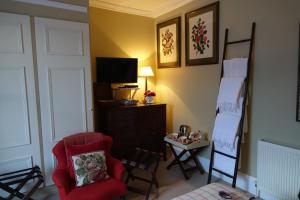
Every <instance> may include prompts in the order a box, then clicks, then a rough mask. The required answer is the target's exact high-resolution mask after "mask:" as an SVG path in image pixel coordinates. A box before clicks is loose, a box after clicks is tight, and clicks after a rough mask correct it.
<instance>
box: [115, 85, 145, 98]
mask: <svg viewBox="0 0 300 200" xmlns="http://www.w3.org/2000/svg"><path fill="white" fill-rule="evenodd" d="M139 89H140V88H138V87H118V88H112V90H113V98H114V99H117V94H118V92H119V91H124V90H130V99H133V98H134V96H135V94H136V92H137V91H138V90H139ZM132 90H134V91H133V94H131V91H132Z"/></svg>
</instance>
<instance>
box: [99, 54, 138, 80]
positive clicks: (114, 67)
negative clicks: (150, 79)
mask: <svg viewBox="0 0 300 200" xmlns="http://www.w3.org/2000/svg"><path fill="white" fill-rule="evenodd" d="M137 67H138V59H137V58H110V57H97V58H96V71H97V83H136V82H137Z"/></svg>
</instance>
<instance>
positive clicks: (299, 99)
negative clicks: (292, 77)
mask: <svg viewBox="0 0 300 200" xmlns="http://www.w3.org/2000/svg"><path fill="white" fill-rule="evenodd" d="M296 121H297V122H300V23H299V48H298V85H297V105H296Z"/></svg>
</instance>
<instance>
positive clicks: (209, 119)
mask: <svg viewBox="0 0 300 200" xmlns="http://www.w3.org/2000/svg"><path fill="white" fill-rule="evenodd" d="M212 2H214V1H212V0H201V1H200V0H195V1H193V2H191V3H190V4H188V5H186V6H184V7H181V8H179V9H176V10H174V11H172V12H170V13H168V14H165V15H163V16H160V17H158V18H157V23H159V22H162V21H164V20H167V19H170V18H173V17H177V16H182V22H183V23H184V14H185V13H186V12H188V11H191V10H194V9H197V8H199V7H202V6H204V5H206V4H209V3H212ZM299 9H300V1H298V0H286V1H282V0H264V1H261V0H221V1H220V55H222V54H221V53H222V52H223V41H224V31H225V28H226V27H228V28H229V30H230V33H229V38H234V39H242V38H244V37H245V36H248V35H249V33H250V28H251V23H252V22H253V21H255V22H256V23H257V31H256V42H255V50H254V66H253V73H252V92H251V94H252V95H251V97H252V98H251V101H250V104H251V109H250V113H249V115H250V130H249V133H248V134H247V135H246V144H243V150H242V152H243V155H242V171H243V172H245V173H247V174H250V175H252V176H256V153H257V141H258V140H259V139H262V138H267V139H273V140H275V141H276V140H277V141H281V142H285V143H288V144H292V145H298V146H299V144H300V123H299V122H296V121H295V115H296V87H297V67H298V56H297V55H298V44H299V43H298V38H299V36H298V35H299V33H298V31H299V30H298V28H299V22H300V12H299ZM182 25H183V26H182V35H183V36H184V24H182ZM182 46H183V47H184V46H185V44H184V38H182ZM237 49H238V51H239V50H240V49H242V50H245V47H242V46H238V47H237V48H236V49H235V50H233V51H232V52H234V51H237ZM234 53H237V52H234ZM234 53H231V55H233V54H234ZM236 55H238V56H241V54H240V52H238V54H236ZM181 56H182V67H181V68H174V69H158V70H157V80H156V83H157V84H156V87H157V91H158V94H159V99H160V100H161V101H164V102H166V103H168V105H169V112H170V113H169V114H170V116H169V124H168V126H169V127H168V129H169V130H170V131H172V130H177V129H178V126H179V125H180V124H189V125H191V126H192V128H193V129H194V130H195V129H201V130H205V131H207V132H209V133H210V134H211V131H212V127H213V122H214V116H215V105H216V98H217V91H218V82H219V76H220V69H221V68H220V64H219V65H202V66H193V67H186V66H185V64H184V63H185V58H184V56H185V53H184V48H183V51H182V53H181ZM171 115H172V116H171ZM208 152H209V150H206V152H204V153H203V155H205V156H206V157H209V154H208Z"/></svg>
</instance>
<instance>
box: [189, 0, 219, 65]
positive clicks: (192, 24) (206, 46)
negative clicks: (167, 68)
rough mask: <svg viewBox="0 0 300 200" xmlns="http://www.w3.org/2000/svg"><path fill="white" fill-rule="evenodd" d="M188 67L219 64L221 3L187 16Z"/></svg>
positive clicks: (192, 12)
mask: <svg viewBox="0 0 300 200" xmlns="http://www.w3.org/2000/svg"><path fill="white" fill-rule="evenodd" d="M185 41H186V42H185V56H186V65H188V66H189V65H206V64H217V63H219V2H216V3H213V4H210V5H207V6H205V7H202V8H199V9H197V10H194V11H191V12H189V13H186V14H185Z"/></svg>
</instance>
